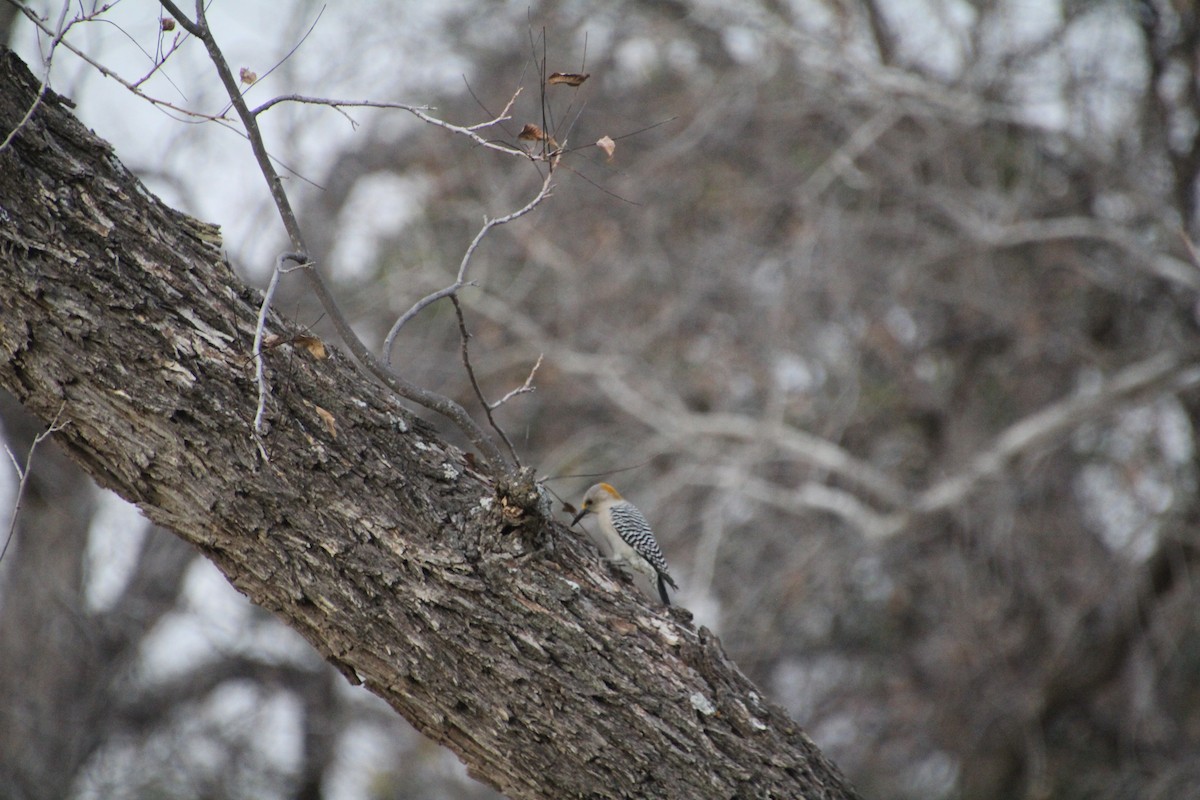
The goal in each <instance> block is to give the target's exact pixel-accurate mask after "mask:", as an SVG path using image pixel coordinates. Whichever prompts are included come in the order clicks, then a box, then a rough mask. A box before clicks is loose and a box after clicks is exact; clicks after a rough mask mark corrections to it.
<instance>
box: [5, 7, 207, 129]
mask: <svg viewBox="0 0 1200 800" xmlns="http://www.w3.org/2000/svg"><path fill="white" fill-rule="evenodd" d="M17 8H19V9H21V11H22V13H24V14H25V16H26V17H27V18H28V19H29V20H30V21H31V22H33V24H34V25H36V26H37V28H38V29H39V30H40V31H42V33H45V34H47V35H50V36H54V35H55V32H54V31H53V30H52V29H50V28H49V27H47V26H46V24H45V23H44V22H42V20H41V19H39V18H38V16H37V15H36V14H34V13H33V12H32V11H31V10H29V9H28V8H27V7H25V6H23V5H20V4H17ZM168 10H169V9H168ZM180 24H181V25H183V23H182V22H180ZM183 28H184V30H187V31H188V32H189V33H191V30H189V29H188V27H187V26H186V25H183ZM192 35H193V36H194V35H195V34H192ZM60 44H62V46H63V47H65V48H67V49H68V50H70V51H71V52H72V53H74V54H75V55H76V56H78V57H79V58H81V59H82V60H83V61H84V62H86V63H88V64H91V65H92V67H93V68H95V69H96V71H97V72H99V73H100V74H101V75H103V76H104V77H106V78H111V79H112V80H114V81H116V82H117V83H119V84H121V85H122V86H124V87H125V88H126V89H128V90H129V91H130V92H132V93H133V94H135V95H137V96H138V97H140V98H141V99H143V100H145V101H146V102H148V103H150V104H151V105H154V106H159V107H161V108H164V109H169V110H171V111H174V112H176V113H179V114H183V115H184V116H186V117H193V118H194V120H192V122H221V121H224V118H223V117H219V116H215V115H212V114H204V113H202V112H199V111H192V110H191V109H188V108H184V107H182V106H177V105H175V104H174V103H171V102H169V101H167V100H160V99H159V98H157V97H153V96H152V95H148V94H146V93H145V92H143V91H142V90H141V87H140V86H138V85H136V84H133V83H130V82H129V81H127V80H125V79H124V78H122V77H121V76H120V75H118V74H117V73H115V72H113V71H112V70H111V69H109V68H108V67H106V66H104V65H103V64H101V63H100V62H99V61H97V60H96V59H94V58H92V57H91V56H89V55H88V54H87V53H85V52H83V51H82V50H80V49H79V48H78V47H76V46H75V45H73V44H71V43H70V42H68V41H67V40H66V39H63V40H61V42H60ZM180 121H181V122H186V121H188V120H180Z"/></svg>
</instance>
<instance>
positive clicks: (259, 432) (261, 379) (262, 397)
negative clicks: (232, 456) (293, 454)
mask: <svg viewBox="0 0 1200 800" xmlns="http://www.w3.org/2000/svg"><path fill="white" fill-rule="evenodd" d="M288 261H293V262H295V263H296V264H297V265H298V266H295V267H292V268H291V269H284V266H283V265H284V264H285V263H287V262H288ZM308 266H311V264H310V263H309V262H308V259H307V258H305V256H304V254H303V253H282V254H280V256H279V258H277V259H275V269H274V270H272V272H271V280H270V282H269V283H268V284H267V290H266V292H264V293H263V301H262V306H261V307H260V308H259V310H258V322H257V324H256V325H255V326H254V362H255V370H254V373H255V378H256V380H257V382H258V409H257V410H256V411H255V413H254V442H255V444H257V445H258V452H259V454H260V455H262V457H263V461H270V460H271V458H270V456H268V455H267V448H266V446H265V445H264V444H263V435H264V431H263V428H264V425H263V418H264V416H265V414H266V410H267V391H268V390H267V372H266V365H265V363H264V360H263V353H262V345H263V336H264V334H265V332H266V327H267V314H268V313H269V312H270V310H271V299H272V298H273V297H274V296H275V287H277V286H278V285H279V276H280V275H282V274H283V273H285V272H291V271H292V269H301V268H303V267H308Z"/></svg>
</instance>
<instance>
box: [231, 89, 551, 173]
mask: <svg viewBox="0 0 1200 800" xmlns="http://www.w3.org/2000/svg"><path fill="white" fill-rule="evenodd" d="M520 93H521V90H520V89H518V90H517V91H516V93H515V94H514V95H513V96H512V97H511V98H510V99H509V101H508V104H507V105H505V106H504V110H503V111H501V112H500V115H499V116H497V117H496V118H494V119H490V120H488V121H487V122H480V123H477V124H475V125H469V126H463V125H455V124H454V123H452V122H447V121H446V120H444V119H438V118H437V117H434V116H431V115H430V114H428V113H427V112H428V111H430V110H431V109H430V108H429V107H428V106H414V105H409V104H408V103H385V102H382V101H378V100H336V99H332V98H327V97H310V96H308V95H302V94H285V95H279V96H278V97H272V98H271V99H270V100H268V101H266V102H265V103H263V104H262V105H259V106H256V107H255V108H253V109H251V111H250V113H251V114H253V115H254V116H256V117H257V116H258V115H259V114H261V113H263V112H264V111H266V110H267V109H269V108H271V107H273V106H276V105H278V104H279V103H306V104H308V105H320V106H329V107H330V108H333V109H338V110H340V109H343V108H390V109H397V110H400V111H407V112H408V113H410V114H412V115H413V116H415V117H416V118H417V119H419V120H421V121H422V122H427V123H429V124H430V125H435V126H437V127H439V128H444V129H446V130H448V131H450V132H451V133H455V134H458V135H459V136H465V137H467V138H468V139H470V140H471V141H473V142H475V144H477V145H479V146H480V147H486V148H488V149H489V150H495V151H496V152H499V153H504V154H505V155H510V156H521V157H523V158H529V157H530V156H529V154H528V153H527V152H525V151H524V150H521V149H519V148H516V147H510V146H509V145H506V144H504V143H502V142H493V141H491V140H489V139H484V138H483V137H482V136H480V135H479V133H478V131H481V130H484V129H486V128H490V127H492V126H494V125H499V124H500V123H502V122H506V121H507V120H509V119H512V117H510V116H509V115H508V112H509V111H511V110H512V107H513V103H515V102H516V101H517V95H519V94H520Z"/></svg>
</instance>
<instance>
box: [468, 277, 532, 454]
mask: <svg viewBox="0 0 1200 800" xmlns="http://www.w3.org/2000/svg"><path fill="white" fill-rule="evenodd" d="M450 302H451V303H453V304H454V314H455V316H457V317H458V335H459V338H460V341H461V342H462V346H461V348H460V352H461V353H462V362H463V367H464V368H465V369H466V370H467V377H468V378H470V379H471V388H472V389H474V390H475V397H477V398H478V399H479V404H480V405H481V406H483V413H484V414H486V415H487V420H488V424H489V425H491V426H492V430H494V431H496V433H498V434H500V438H501V439H502V440H503V441H504V444H505V446H506V447H508V452H509V454H510V455H511V456H512V459H513V463H515V464H516V465H517V466H518V467H520V466H521V459H520V457H519V456H518V455H517V449H516V448H515V447H513V443H512V441H511V440H510V439H509V438H508V434H506V433H505V432H504V429H503V428H501V427H500V426H499V425H498V424H496V419H495V417H493V416H492V409H493V406H492V404H491V403H489V402H488V401H487V399H486V398H485V397H484V396H483V389H481V388H480V387H479V381H478V380H477V379H476V378H475V369H474V368H473V367H472V366H471V356H470V353H469V352H468V349H467V342H468V341H470V339H471V334H470V333H469V332H468V331H467V320H466V318H465V317H464V316H463V312H462V303H460V302H458V295H456V294H451V295H450Z"/></svg>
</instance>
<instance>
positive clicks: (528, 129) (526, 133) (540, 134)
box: [517, 122, 546, 142]
mask: <svg viewBox="0 0 1200 800" xmlns="http://www.w3.org/2000/svg"><path fill="white" fill-rule="evenodd" d="M517 138H518V139H520V140H521V141H523V142H540V141H543V140H544V139H545V138H546V132H545V131H543V130H542V129H541V128H539V127H538V126H537V125H534V124H533V123H532V122H526V123H525V127H524V128H521V132H520V133H518V134H517Z"/></svg>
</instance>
